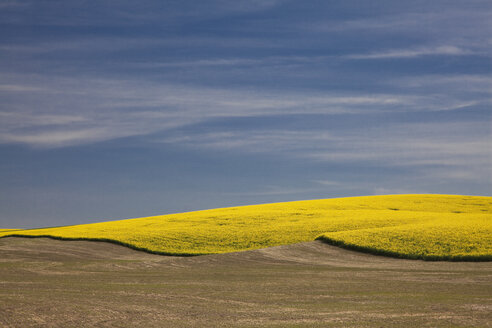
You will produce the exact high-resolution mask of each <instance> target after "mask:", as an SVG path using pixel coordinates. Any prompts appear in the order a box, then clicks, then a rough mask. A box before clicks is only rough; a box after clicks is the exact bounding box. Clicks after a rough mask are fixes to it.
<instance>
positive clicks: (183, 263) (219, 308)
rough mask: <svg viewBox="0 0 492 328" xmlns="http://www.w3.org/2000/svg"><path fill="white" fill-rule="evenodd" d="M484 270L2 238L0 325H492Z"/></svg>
mask: <svg viewBox="0 0 492 328" xmlns="http://www.w3.org/2000/svg"><path fill="white" fill-rule="evenodd" d="M491 275H492V262H442V261H440V262H428V261H414V260H403V259H393V258H388V257H382V256H374V255H370V254H363V253H360V252H353V251H349V250H344V249H340V248H338V247H333V246H330V245H327V244H325V243H322V242H320V241H314V242H308V243H302V244H295V245H287V246H280V247H273V248H267V249H261V250H255V251H247V252H238V253H229V254H218V255H207V256H197V257H174V256H173V257H169V256H158V255H152V254H146V253H143V252H137V251H134V250H131V249H129V248H126V247H122V246H119V245H114V244H108V243H103V242H90V241H59V240H51V239H45V238H36V239H32V238H29V239H28V238H4V239H0V286H1V288H0V327H5V328H9V327H64V328H65V327H172V328H179V327H282V328H285V327H297V328H299V327H358V328H359V327H368V328H369V327H405V328H408V327H491V323H492V315H491V313H492V297H491V296H492V284H491V280H490V277H491Z"/></svg>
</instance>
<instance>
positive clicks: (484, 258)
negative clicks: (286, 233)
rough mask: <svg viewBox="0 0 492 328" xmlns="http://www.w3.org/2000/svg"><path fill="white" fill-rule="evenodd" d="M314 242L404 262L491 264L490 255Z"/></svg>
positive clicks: (330, 239) (491, 256) (339, 242)
mask: <svg viewBox="0 0 492 328" xmlns="http://www.w3.org/2000/svg"><path fill="white" fill-rule="evenodd" d="M315 240H319V241H322V242H324V243H326V244H329V245H332V246H336V247H340V248H344V249H348V250H352V251H357V252H361V253H367V254H372V255H379V256H386V257H392V258H398V259H406V260H423V261H448V262H491V261H492V255H489V254H487V255H478V256H477V255H460V256H437V255H425V254H404V253H398V252H393V251H388V250H384V249H378V248H372V247H365V246H360V245H356V244H352V243H346V242H344V241H343V240H338V239H333V238H329V237H326V236H324V235H321V236H318V237H316V238H315Z"/></svg>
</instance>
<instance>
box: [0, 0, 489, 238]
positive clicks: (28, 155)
mask: <svg viewBox="0 0 492 328" xmlns="http://www.w3.org/2000/svg"><path fill="white" fill-rule="evenodd" d="M491 22H492V3H491V2H490V1H473V0H469V1H441V0H435V1H393V0H391V1H347V0H343V1H341V0H340V1H282V0H263V1H259V0H251V1H225V0H217V1H186V0H180V1H174V0H173V1H161V0H159V1H158V0H143V1H138V4H137V2H135V1H109V0H100V1H66V0H65V1H54V0H52V1H48V0H3V1H0V181H1V184H0V227H1V228H17V227H42V226H55V225H67V224H78V223H89V222H97V221H103V220H113V219H123V218H129V217H141V216H149V215H157V214H165V213H173V212H182V211H190V210H198V209H206V208H216V207H225V206H235V205H247V204H256V203H269V202H277V201H291V200H300V199H318V198H330V197H344V196H357V195H373V194H393V193H449V194H471V195H489V196H490V195H492V172H491V171H492V170H491V168H492V145H491V143H492V141H491V139H492V134H491V129H492V117H491V115H492V114H491V113H492V110H491V90H492V74H491V73H492V61H491V53H492V51H491V48H492V37H491V35H492V25H491V24H492V23H491Z"/></svg>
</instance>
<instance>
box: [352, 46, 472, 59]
mask: <svg viewBox="0 0 492 328" xmlns="http://www.w3.org/2000/svg"><path fill="white" fill-rule="evenodd" d="M472 54H474V52H473V51H471V50H465V49H462V48H459V47H456V46H438V47H428V48H410V49H395V50H388V51H383V52H374V53H368V54H354V55H348V56H346V58H350V59H391V58H415V57H421V56H463V55H472Z"/></svg>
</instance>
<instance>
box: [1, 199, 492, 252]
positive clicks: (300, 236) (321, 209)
mask: <svg viewBox="0 0 492 328" xmlns="http://www.w3.org/2000/svg"><path fill="white" fill-rule="evenodd" d="M6 236H23V237H40V236H43V237H51V238H56V239H79V240H80V239H83V240H98V241H109V242H113V243H118V244H122V245H125V246H128V247H131V248H134V249H138V250H144V251H147V252H151V253H157V254H165V255H204V254H214V253H227V252H236V251H243V250H251V249H259V248H265V247H270V246H278V245H287V244H293V243H299V242H305V241H311V240H314V239H320V240H323V241H325V242H328V243H330V244H334V245H338V246H342V247H346V248H351V249H356V250H360V251H366V252H371V253H376V254H382V255H390V256H394V257H401V258H410V259H425V260H492V197H481V196H457V195H390V196H364V197H349V198H334V199H320V200H308V201H295V202H286V203H274V204H264V205H250V206H241V207H230V208H220V209H211V210H204V211H196V212H187V213H179V214H169V215H161V216H153V217H145V218H137V219H127V220H120V221H108V222H101V223H93V224H83V225H74V226H65V227H56V228H43V229H31V230H29V229H26V230H8V229H4V230H0V237H6Z"/></svg>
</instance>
